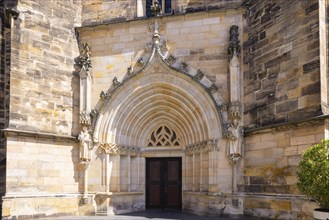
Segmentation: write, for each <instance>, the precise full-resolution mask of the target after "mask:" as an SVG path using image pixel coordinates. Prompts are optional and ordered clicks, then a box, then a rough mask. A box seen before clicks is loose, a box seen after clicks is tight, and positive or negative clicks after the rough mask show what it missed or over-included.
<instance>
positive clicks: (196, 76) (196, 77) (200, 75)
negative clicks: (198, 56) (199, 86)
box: [193, 70, 204, 81]
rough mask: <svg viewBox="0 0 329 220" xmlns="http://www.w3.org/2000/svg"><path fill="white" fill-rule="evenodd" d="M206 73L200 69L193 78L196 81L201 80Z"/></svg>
mask: <svg viewBox="0 0 329 220" xmlns="http://www.w3.org/2000/svg"><path fill="white" fill-rule="evenodd" d="M203 76H204V74H203V72H202V71H201V70H198V72H197V73H196V74H195V75H194V76H193V79H194V80H196V81H200V80H201V79H202V78H203Z"/></svg>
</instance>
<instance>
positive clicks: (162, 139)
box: [147, 125, 180, 147]
mask: <svg viewBox="0 0 329 220" xmlns="http://www.w3.org/2000/svg"><path fill="white" fill-rule="evenodd" d="M147 146H148V147H166V146H180V140H179V138H178V137H177V135H176V132H175V131H174V130H172V129H170V128H168V127H167V126H165V125H161V126H160V127H158V128H157V129H155V130H154V131H153V132H152V133H151V135H150V137H149V139H148V144H147Z"/></svg>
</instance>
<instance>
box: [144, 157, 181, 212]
mask: <svg viewBox="0 0 329 220" xmlns="http://www.w3.org/2000/svg"><path fill="white" fill-rule="evenodd" d="M145 195H146V208H147V209H179V210H180V209H181V208H182V158H181V157H158V158H146V192H145Z"/></svg>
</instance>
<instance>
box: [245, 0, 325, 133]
mask: <svg viewBox="0 0 329 220" xmlns="http://www.w3.org/2000/svg"><path fill="white" fill-rule="evenodd" d="M245 4H247V5H248V7H249V10H250V13H249V15H248V17H247V22H248V25H247V32H248V38H246V39H245V41H244V46H243V48H244V57H245V59H246V62H247V63H246V65H245V66H244V76H245V78H244V80H245V85H244V88H245V90H244V91H245V95H248V96H250V95H249V94H255V95H256V99H253V100H251V99H248V101H249V102H252V103H253V106H248V107H247V108H245V116H246V118H248V121H246V126H251V127H261V126H264V125H268V124H269V123H270V124H273V122H274V123H281V122H287V121H291V120H297V119H302V118H304V117H312V116H315V115H319V112H318V111H317V110H315V109H313V111H312V110H311V108H310V107H311V106H316V105H318V104H315V103H308V105H307V106H306V105H299V104H297V102H300V101H297V99H298V98H300V97H304V96H308V95H310V94H320V89H319V86H317V84H318V85H319V82H320V80H319V78H318V79H315V80H312V81H311V80H305V78H304V77H303V74H302V73H304V74H312V73H316V75H318V76H319V71H320V68H319V67H320V62H319V55H320V53H319V46H318V45H319V38H318V35H317V34H315V35H311V34H310V29H314V31H315V32H317V31H318V26H317V25H316V24H317V23H318V19H319V17H318V16H317V13H316V11H318V6H317V2H316V1H309V2H307V4H306V3H305V4H301V3H300V1H297V0H294V1H292V2H289V3H288V2H287V1H276V2H271V1H261V2H258V1H245ZM290 16H293V18H294V19H293V23H292V19H291V17H290ZM297 27H298V30H297ZM264 42H265V43H264ZM297 57H298V59H297ZM269 71H272V73H270V74H269ZM255 74H256V75H255ZM271 77H273V79H274V82H275V88H274V89H272V90H269V89H268V88H269V86H268V85H266V84H267V83H268V81H267V80H266V79H269V78H271ZM257 83H259V84H260V88H259V86H254V85H255V84H257ZM298 88H300V89H298ZM302 88H303V89H302ZM269 94H272V96H269ZM280 101H284V102H286V103H287V104H283V103H282V104H275V109H276V114H275V115H272V118H271V120H272V123H271V122H269V120H264V119H263V117H264V114H263V113H262V110H261V109H262V105H261V104H260V103H262V104H264V103H265V104H268V103H273V102H274V103H279V102H280ZM257 103H258V104H257ZM306 108H308V110H306ZM297 109H298V111H296V110H297ZM299 110H300V111H299ZM303 110H306V111H307V112H308V114H304V115H303V116H302V115H300V114H299V113H300V112H303Z"/></svg>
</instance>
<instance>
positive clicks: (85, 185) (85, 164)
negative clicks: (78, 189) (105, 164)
mask: <svg viewBox="0 0 329 220" xmlns="http://www.w3.org/2000/svg"><path fill="white" fill-rule="evenodd" d="M80 164H81V165H82V167H83V170H84V177H83V196H82V199H83V204H87V203H88V167H89V162H88V161H83V162H81V163H80Z"/></svg>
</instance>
